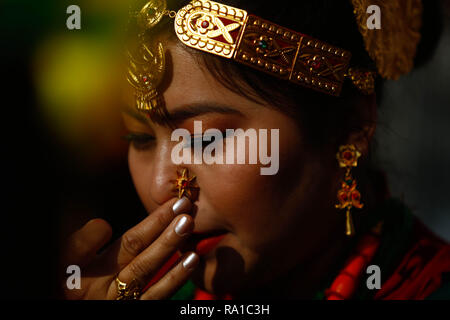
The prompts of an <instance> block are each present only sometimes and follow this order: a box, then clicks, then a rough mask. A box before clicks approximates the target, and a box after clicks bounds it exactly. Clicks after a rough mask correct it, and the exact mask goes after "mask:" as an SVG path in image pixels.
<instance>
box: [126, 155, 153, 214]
mask: <svg viewBox="0 0 450 320" xmlns="http://www.w3.org/2000/svg"><path fill="white" fill-rule="evenodd" d="M149 161H150V159H149V156H148V155H146V154H145V152H137V151H136V150H134V149H133V148H132V147H130V148H129V151H128V167H129V169H130V175H131V178H132V180H133V183H134V186H135V188H136V192H137V194H138V195H139V198H140V199H141V202H142V204H143V205H144V207H145V208H146V209H147V211H148V212H150V211H151V208H150V207H151V204H150V203H149V201H146V199H150V197H149V195H148V190H150V171H149V170H150V167H149V163H151V162H149Z"/></svg>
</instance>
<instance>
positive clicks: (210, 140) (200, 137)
mask: <svg viewBox="0 0 450 320" xmlns="http://www.w3.org/2000/svg"><path fill="white" fill-rule="evenodd" d="M222 136H223V135H222ZM205 137H208V139H206V140H203V139H204V138H205ZM190 140H191V141H190V142H187V143H186V144H185V145H183V148H191V149H192V150H193V149H194V146H195V144H196V143H197V144H198V145H200V146H201V148H202V149H204V148H205V147H207V146H209V145H210V144H212V143H214V142H216V141H219V139H217V138H216V137H215V136H203V135H194V134H193V135H191V139H190Z"/></svg>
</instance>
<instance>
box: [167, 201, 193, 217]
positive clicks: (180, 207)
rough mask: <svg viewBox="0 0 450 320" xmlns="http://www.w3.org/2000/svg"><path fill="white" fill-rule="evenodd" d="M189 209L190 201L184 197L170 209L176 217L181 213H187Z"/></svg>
mask: <svg viewBox="0 0 450 320" xmlns="http://www.w3.org/2000/svg"><path fill="white" fill-rule="evenodd" d="M190 209H191V200H189V199H188V198H186V197H183V198H181V199H179V200H178V201H177V202H175V204H174V205H173V207H172V210H173V212H174V213H175V214H176V215H178V214H181V213H188V212H189V210H190Z"/></svg>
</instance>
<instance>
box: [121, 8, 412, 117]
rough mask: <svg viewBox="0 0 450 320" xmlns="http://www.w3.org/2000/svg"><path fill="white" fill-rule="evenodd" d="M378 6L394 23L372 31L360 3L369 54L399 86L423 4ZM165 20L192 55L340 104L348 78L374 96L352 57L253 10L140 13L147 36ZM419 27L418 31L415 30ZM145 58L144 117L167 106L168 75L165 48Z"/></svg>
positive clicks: (136, 68)
mask: <svg viewBox="0 0 450 320" xmlns="http://www.w3.org/2000/svg"><path fill="white" fill-rule="evenodd" d="M375 2H377V3H379V4H380V7H381V8H382V10H386V12H384V11H383V14H386V15H387V17H385V18H384V19H383V23H384V24H386V25H385V26H383V28H385V29H389V30H387V31H386V32H385V31H379V30H367V28H366V27H365V26H366V19H367V15H366V10H367V6H368V0H367V1H366V0H352V3H353V5H354V8H355V14H356V16H357V21H358V25H359V26H360V31H361V32H362V34H363V37H364V39H365V43H366V48H367V50H368V52H369V54H370V56H371V57H372V58H373V59H374V61H376V63H377V67H378V69H379V73H380V75H382V76H383V77H386V78H392V79H395V78H397V77H398V76H399V74H402V73H406V72H408V71H409V70H410V69H411V68H412V58H413V57H414V55H415V48H416V46H417V43H418V39H419V36H418V34H417V32H418V31H417V29H418V28H419V27H420V22H417V20H420V17H419V16H420V13H421V7H420V5H419V4H420V0H389V1H382V0H378V1H375ZM388 3H389V4H388ZM370 4H373V1H370ZM401 5H407V8H406V12H407V13H406V14H405V20H408V22H404V23H403V22H399V21H398V20H400V19H399V18H398V15H400V11H401V7H400V6H401ZM164 16H169V17H170V18H174V20H175V21H174V28H175V33H176V35H177V36H178V38H179V39H180V41H181V42H183V43H184V44H185V45H187V46H189V47H191V48H195V49H198V50H202V51H205V52H208V53H211V54H215V55H218V56H221V57H223V58H227V59H232V60H234V61H237V62H239V63H242V64H245V65H248V66H251V67H252V68H255V69H258V70H260V71H262V72H266V73H269V74H271V75H274V76H276V77H278V78H281V79H284V80H288V81H291V82H293V83H296V84H299V85H301V86H304V87H308V88H312V89H315V90H318V91H321V92H324V93H327V94H330V95H334V96H339V95H340V92H341V89H342V85H343V82H344V80H345V79H346V78H348V79H350V80H351V81H352V83H353V84H354V85H355V86H356V87H357V88H358V89H359V90H361V91H362V92H363V93H365V94H372V93H373V91H374V82H375V81H374V78H375V75H376V73H375V72H373V71H369V70H361V69H357V68H354V67H350V60H351V53H350V52H349V51H347V50H344V49H341V48H338V47H336V46H333V45H330V44H328V43H326V42H323V41H320V40H317V39H314V38H312V37H310V36H308V35H305V34H302V33H299V32H296V31H293V30H290V29H287V28H285V27H282V26H279V25H276V24H274V23H272V22H270V21H267V20H264V19H262V18H260V17H258V16H255V15H251V14H248V13H247V12H246V11H245V10H242V9H238V8H234V7H231V6H227V5H224V4H221V3H217V2H214V1H209V0H193V1H191V2H190V3H189V4H188V5H186V6H185V7H183V8H181V9H180V10H178V12H175V11H168V10H167V5H166V1H165V0H151V1H149V2H148V3H147V4H146V5H145V6H144V7H143V8H142V9H141V11H140V12H139V14H138V22H139V24H140V26H141V27H143V28H144V29H151V28H153V27H154V26H155V25H156V24H157V23H158V22H159V21H160V20H161V19H162V18H163V17H164ZM388 20H389V22H388ZM391 20H392V21H391ZM395 21H397V22H395ZM387 23H390V24H391V23H393V24H395V25H392V26H391V25H387ZM411 23H412V25H413V26H412V27H408V25H409V24H411ZM383 28H382V30H383ZM395 28H398V29H397V30H395ZM391 29H392V30H391ZM403 32H406V35H405V36H402V33H403ZM140 56H141V57H143V59H141V60H139V61H138V60H136V59H134V58H132V57H131V58H132V59H131V63H130V68H129V75H128V80H129V82H130V83H131V84H132V85H133V86H134V87H135V88H136V89H137V106H138V109H140V110H143V111H149V112H150V113H151V114H153V113H155V112H158V109H159V106H162V104H163V102H162V99H161V98H160V97H159V95H158V92H157V90H156V89H157V86H158V84H159V82H160V80H161V78H162V75H163V74H164V63H165V62H164V49H163V47H162V44H161V43H158V44H156V46H154V47H153V48H149V47H148V46H146V45H142V48H141V53H140ZM146 68H147V69H146Z"/></svg>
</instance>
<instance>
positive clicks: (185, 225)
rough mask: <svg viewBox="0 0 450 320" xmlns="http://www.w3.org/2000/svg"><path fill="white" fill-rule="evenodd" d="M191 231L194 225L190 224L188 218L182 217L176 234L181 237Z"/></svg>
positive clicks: (176, 227) (176, 228)
mask: <svg viewBox="0 0 450 320" xmlns="http://www.w3.org/2000/svg"><path fill="white" fill-rule="evenodd" d="M191 230H192V224H191V223H189V221H188V218H187V217H186V216H183V217H181V219H180V220H179V221H178V223H177V225H176V226H175V232H176V233H177V234H178V235H179V236H181V237H182V236H184V235H186V234H188V233H189V232H190V231H191Z"/></svg>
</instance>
